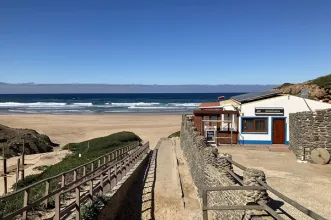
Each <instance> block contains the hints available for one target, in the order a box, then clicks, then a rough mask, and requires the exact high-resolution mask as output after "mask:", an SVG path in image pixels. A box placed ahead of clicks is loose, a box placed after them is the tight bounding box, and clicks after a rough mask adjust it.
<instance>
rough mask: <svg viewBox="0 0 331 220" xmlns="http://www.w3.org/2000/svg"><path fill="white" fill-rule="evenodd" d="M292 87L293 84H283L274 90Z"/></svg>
mask: <svg viewBox="0 0 331 220" xmlns="http://www.w3.org/2000/svg"><path fill="white" fill-rule="evenodd" d="M292 85H294V84H293V83H284V84H283V85H281V86H279V87H277V88H276V89H283V88H285V87H287V86H292Z"/></svg>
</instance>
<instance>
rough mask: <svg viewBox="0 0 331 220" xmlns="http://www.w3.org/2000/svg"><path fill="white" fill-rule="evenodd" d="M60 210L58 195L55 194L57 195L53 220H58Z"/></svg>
mask: <svg viewBox="0 0 331 220" xmlns="http://www.w3.org/2000/svg"><path fill="white" fill-rule="evenodd" d="M60 209H61V203H60V193H57V194H55V216H54V220H60Z"/></svg>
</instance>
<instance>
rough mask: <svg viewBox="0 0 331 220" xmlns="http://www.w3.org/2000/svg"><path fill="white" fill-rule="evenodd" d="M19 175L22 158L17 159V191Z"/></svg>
mask: <svg viewBox="0 0 331 220" xmlns="http://www.w3.org/2000/svg"><path fill="white" fill-rule="evenodd" d="M19 176H20V158H18V159H17V167H16V184H15V191H17V182H18V178H19Z"/></svg>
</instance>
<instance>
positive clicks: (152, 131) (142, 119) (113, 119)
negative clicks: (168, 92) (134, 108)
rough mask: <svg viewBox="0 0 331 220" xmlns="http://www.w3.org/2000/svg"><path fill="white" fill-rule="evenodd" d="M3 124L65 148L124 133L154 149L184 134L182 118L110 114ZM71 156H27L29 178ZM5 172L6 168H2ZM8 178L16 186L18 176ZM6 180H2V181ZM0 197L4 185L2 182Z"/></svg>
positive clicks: (1, 119) (4, 118) (9, 119)
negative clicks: (166, 139) (45, 137)
mask: <svg viewBox="0 0 331 220" xmlns="http://www.w3.org/2000/svg"><path fill="white" fill-rule="evenodd" d="M0 124H3V125H6V126H9V127H13V128H29V129H34V130H36V131H37V132H39V133H42V134H46V135H48V136H49V137H50V139H51V140H52V141H53V142H55V143H58V144H60V146H61V147H63V146H64V145H66V144H68V143H72V142H80V141H84V140H88V139H92V138H96V137H101V136H106V135H109V134H112V133H115V132H120V131H132V132H134V133H136V134H137V135H139V136H140V137H141V138H142V139H143V141H149V142H150V147H151V148H154V147H155V145H156V144H157V142H158V140H159V139H160V138H161V137H168V136H169V135H170V134H172V133H173V132H176V131H178V130H180V124H181V116H180V115H155V114H154V115H153V114H125V115H120V114H108V115H0ZM67 153H68V152H67V151H64V150H61V149H59V148H57V149H56V150H55V152H51V153H46V154H38V155H36V154H35V155H27V156H26V163H28V164H27V167H26V168H27V169H26V170H25V175H30V174H35V173H38V171H36V170H33V168H34V167H36V166H40V165H52V164H55V163H58V162H59V161H60V160H61V159H62V158H63V157H64V156H65V155H66V154H67ZM17 158H18V157H13V158H10V159H8V161H7V164H8V167H12V168H13V169H14V168H15V164H16V162H17ZM0 167H1V168H0V170H1V171H2V165H1V166H0ZM10 174H11V176H9V177H8V187H9V188H10V187H11V185H12V184H14V183H15V173H14V172H11V173H10ZM1 179H2V178H1ZM0 188H1V190H0V194H2V193H3V181H0Z"/></svg>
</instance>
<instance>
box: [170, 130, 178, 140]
mask: <svg viewBox="0 0 331 220" xmlns="http://www.w3.org/2000/svg"><path fill="white" fill-rule="evenodd" d="M173 137H180V131H177V132H175V133H172V134H171V135H169V137H168V138H173Z"/></svg>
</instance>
